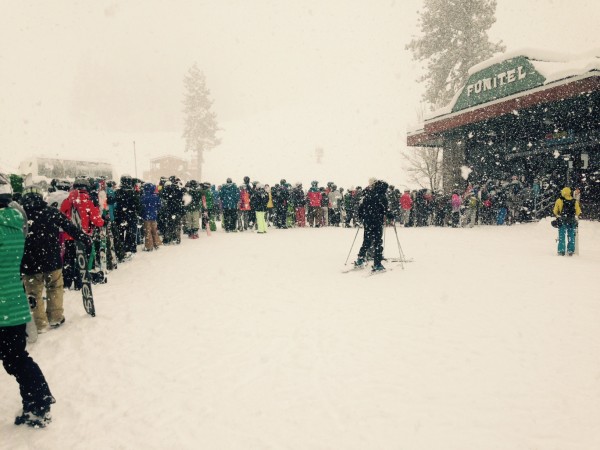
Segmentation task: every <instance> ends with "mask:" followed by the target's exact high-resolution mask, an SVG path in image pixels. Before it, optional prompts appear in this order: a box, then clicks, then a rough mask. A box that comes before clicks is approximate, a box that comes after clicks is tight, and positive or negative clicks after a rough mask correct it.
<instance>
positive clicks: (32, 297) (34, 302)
mask: <svg viewBox="0 0 600 450" xmlns="http://www.w3.org/2000/svg"><path fill="white" fill-rule="evenodd" d="M27 300H29V307H30V308H31V309H35V307H36V306H37V299H36V298H35V295H32V294H29V295H28V296H27Z"/></svg>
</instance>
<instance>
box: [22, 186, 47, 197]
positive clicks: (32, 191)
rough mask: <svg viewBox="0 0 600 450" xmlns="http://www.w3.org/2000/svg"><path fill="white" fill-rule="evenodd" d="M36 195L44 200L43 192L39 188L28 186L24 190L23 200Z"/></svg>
mask: <svg viewBox="0 0 600 450" xmlns="http://www.w3.org/2000/svg"><path fill="white" fill-rule="evenodd" d="M34 195H35V196H39V197H40V198H43V193H42V190H41V189H40V188H39V187H38V186H27V187H26V188H25V189H23V199H26V198H27V197H30V196H34Z"/></svg>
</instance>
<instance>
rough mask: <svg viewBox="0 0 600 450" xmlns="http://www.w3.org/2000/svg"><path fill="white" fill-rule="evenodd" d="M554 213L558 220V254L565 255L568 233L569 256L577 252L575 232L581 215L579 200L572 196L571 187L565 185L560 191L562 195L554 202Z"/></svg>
mask: <svg viewBox="0 0 600 450" xmlns="http://www.w3.org/2000/svg"><path fill="white" fill-rule="evenodd" d="M553 213H554V215H555V216H556V218H557V221H558V255H559V256H565V234H566V235H567V245H566V247H567V248H566V250H567V254H568V255H569V256H573V253H574V252H575V232H576V230H577V218H578V217H579V216H580V215H581V206H580V205H579V201H577V200H575V199H574V198H573V197H572V196H571V188H570V187H565V188H563V189H562V190H561V191H560V197H558V198H557V199H556V202H555V203H554V210H553Z"/></svg>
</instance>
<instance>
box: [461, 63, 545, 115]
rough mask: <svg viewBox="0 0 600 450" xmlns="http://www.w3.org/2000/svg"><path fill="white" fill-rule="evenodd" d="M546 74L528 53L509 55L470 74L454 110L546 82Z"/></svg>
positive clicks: (506, 95)
mask: <svg viewBox="0 0 600 450" xmlns="http://www.w3.org/2000/svg"><path fill="white" fill-rule="evenodd" d="M544 82H545V78H544V77H543V76H542V75H541V74H540V73H539V72H538V71H537V70H535V67H533V65H532V64H531V62H529V60H528V59H527V58H526V57H524V56H518V57H516V58H511V59H507V60H506V61H503V62H501V63H498V64H494V65H492V66H490V67H487V68H485V69H483V70H480V71H479V72H476V73H474V74H473V75H471V76H470V77H469V80H468V81H467V84H466V85H465V87H464V88H463V90H462V92H461V94H460V95H459V97H458V99H457V100H456V103H455V104H454V107H453V108H452V112H456V111H461V110H463V109H466V108H470V107H472V106H476V105H480V104H482V103H487V102H491V101H494V100H497V99H499V98H504V97H508V96H510V95H513V94H516V93H518V92H522V91H526V90H529V89H534V88H536V87H539V86H542V85H543V84H544Z"/></svg>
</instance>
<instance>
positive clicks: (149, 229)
mask: <svg viewBox="0 0 600 450" xmlns="http://www.w3.org/2000/svg"><path fill="white" fill-rule="evenodd" d="M141 203H142V220H143V221H144V234H145V245H144V251H146V252H151V251H152V250H158V247H159V246H160V244H161V241H160V237H159V236H158V228H157V219H158V210H159V209H160V197H159V196H158V191H157V190H156V186H155V185H154V184H152V183H146V184H144V187H143V192H142V199H141Z"/></svg>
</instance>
